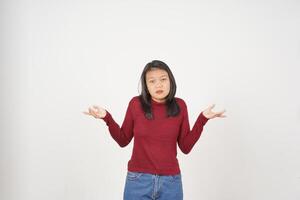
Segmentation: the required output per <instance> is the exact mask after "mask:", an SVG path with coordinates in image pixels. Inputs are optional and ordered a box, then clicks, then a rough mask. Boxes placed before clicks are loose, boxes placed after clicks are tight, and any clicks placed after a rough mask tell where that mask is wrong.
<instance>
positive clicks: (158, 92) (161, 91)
mask: <svg viewBox="0 0 300 200" xmlns="http://www.w3.org/2000/svg"><path fill="white" fill-rule="evenodd" d="M163 92H164V91H163V90H157V91H156V93H157V94H161V93H163Z"/></svg>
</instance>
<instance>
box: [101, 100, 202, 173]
mask: <svg viewBox="0 0 300 200" xmlns="http://www.w3.org/2000/svg"><path fill="white" fill-rule="evenodd" d="M175 99H176V101H177V103H178V105H179V107H180V113H179V115H177V116H175V117H169V118H168V117H167V111H166V106H165V103H159V102H156V101H154V100H151V105H152V114H153V116H154V119H152V120H148V119H147V118H146V117H145V116H144V112H143V110H142V107H141V103H140V100H139V98H138V96H135V97H133V98H132V99H131V100H130V102H129V104H128V107H127V111H126V115H125V118H124V121H123V124H122V126H121V127H120V126H119V125H118V124H117V123H116V122H115V120H114V119H113V117H112V115H111V114H110V113H109V112H108V111H107V114H106V116H105V117H104V118H103V120H104V121H105V122H106V124H107V126H108V129H109V132H110V134H111V136H112V137H113V139H114V140H115V141H116V142H117V143H118V144H119V145H120V146H121V147H125V146H126V145H128V144H129V143H130V141H131V140H132V138H134V144H133V150H132V155H131V159H130V160H129V161H128V166H127V168H128V170H129V171H134V172H143V173H151V174H159V175H174V174H178V173H180V167H179V163H178V160H177V144H178V146H179V148H180V150H181V151H182V152H183V153H185V154H188V153H189V152H190V151H191V150H192V148H193V146H194V145H195V143H196V142H197V141H198V139H199V137H200V135H201V133H202V130H203V127H204V125H205V124H206V122H207V121H208V119H207V118H206V117H205V116H204V115H203V113H202V112H201V113H200V114H199V116H198V118H197V120H196V122H195V124H194V126H193V128H192V130H190V125H189V118H188V111H187V106H186V104H185V102H184V100H183V99H181V98H178V97H175Z"/></svg>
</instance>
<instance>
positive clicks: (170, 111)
mask: <svg viewBox="0 0 300 200" xmlns="http://www.w3.org/2000/svg"><path fill="white" fill-rule="evenodd" d="M153 68H158V69H162V70H164V71H166V72H167V73H168V75H169V80H170V92H169V94H168V96H167V97H166V101H165V103H166V110H167V117H172V116H176V115H178V114H179V112H180V108H179V106H178V104H177V102H176V99H175V94H176V82H175V78H174V76H173V74H172V72H171V70H170V68H169V67H168V65H167V64H166V63H164V62H163V61H160V60H153V61H152V62H149V63H147V64H146V66H145V67H144V70H143V72H142V75H141V79H140V81H141V85H142V91H141V94H140V95H139V99H140V102H141V105H142V109H143V111H144V113H145V117H146V118H147V119H153V115H152V109H151V108H152V107H151V95H150V93H149V91H148V88H147V85H146V73H147V72H148V71H150V70H151V69H153Z"/></svg>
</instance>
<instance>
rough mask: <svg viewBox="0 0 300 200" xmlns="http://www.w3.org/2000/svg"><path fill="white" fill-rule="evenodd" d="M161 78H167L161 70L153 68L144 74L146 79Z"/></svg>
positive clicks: (165, 73)
mask: <svg viewBox="0 0 300 200" xmlns="http://www.w3.org/2000/svg"><path fill="white" fill-rule="evenodd" d="M163 76H168V73H167V72H166V71H165V70H163V69H158V68H153V69H151V70H150V71H148V72H147V73H146V77H147V78H160V77H163Z"/></svg>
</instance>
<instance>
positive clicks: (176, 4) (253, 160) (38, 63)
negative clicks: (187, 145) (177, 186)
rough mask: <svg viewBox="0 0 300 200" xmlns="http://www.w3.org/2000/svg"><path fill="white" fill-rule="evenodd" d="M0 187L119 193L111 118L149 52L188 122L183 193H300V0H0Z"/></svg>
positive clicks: (35, 198)
mask: <svg viewBox="0 0 300 200" xmlns="http://www.w3.org/2000/svg"><path fill="white" fill-rule="evenodd" d="M0 5H1V12H0V16H1V35H0V36H1V45H0V46H1V47H0V49H1V61H0V62H1V68H0V69H1V71H0V78H1V79H0V83H1V86H0V87H1V112H0V115H1V120H0V121H1V122H0V123H1V135H0V136H1V138H0V139H1V140H0V141H1V146H0V156H1V157H0V159H1V160H0V161H1V165H0V170H1V171H0V173H1V174H0V175H1V176H0V199H2V200H41V199H42V200H54V199H55V200H99V199H109V200H119V199H122V194H123V189H124V183H125V177H126V170H127V162H128V160H129V158H130V155H131V150H132V143H130V144H129V145H128V146H127V147H126V148H120V147H119V146H118V144H117V143H116V142H115V141H114V140H113V139H112V137H111V136H110V134H109V132H108V129H107V126H106V125H105V123H104V122H103V121H101V120H95V119H94V118H92V117H89V116H86V115H84V114H82V113H81V112H82V111H84V110H87V108H88V107H89V106H91V105H93V104H97V105H99V106H102V107H104V108H106V109H107V110H109V111H110V112H111V113H112V115H113V117H114V119H115V120H116V121H117V122H118V123H119V124H121V123H122V121H123V119H124V115H125V111H126V108H127V105H128V102H129V100H130V99H131V98H132V97H133V96H136V95H138V94H139V90H140V87H139V86H138V85H139V78H140V75H141V73H142V70H143V68H144V66H145V65H146V63H147V62H149V61H151V60H153V59H159V60H162V61H164V62H166V63H167V64H168V65H169V67H170V68H171V70H172V72H173V74H174V76H175V78H176V82H177V86H178V87H177V93H176V96H178V97H181V98H183V99H184V100H185V101H186V103H187V105H188V111H189V117H190V124H191V127H192V126H193V124H194V122H195V120H196V117H197V116H198V114H200V112H201V111H202V110H204V109H205V108H206V107H207V106H209V105H210V104H211V103H216V107H215V109H214V110H215V111H218V110H221V109H223V108H225V109H226V110H227V112H226V114H227V116H228V117H227V118H225V119H213V120H211V121H209V122H208V123H207V124H206V125H205V129H204V131H203V134H202V136H201V138H200V139H199V141H198V142H197V144H196V145H195V146H194V148H193V150H192V151H191V152H190V154H188V155H184V154H183V153H182V152H180V150H179V149H178V150H179V151H178V159H179V161H180V165H181V170H182V178H183V187H184V196H185V199H186V200H198V199H206V200H239V199H244V200H266V199H272V200H281V199H289V200H297V199H300V159H299V153H300V128H299V125H300V93H299V85H300V80H299V75H300V69H299V67H300V56H299V55H300V38H299V36H300V26H299V25H300V2H299V1H296V0H295V1H289V0H281V1H252V0H251V1H250V0H249V1H222V0H219V1H217V0H215V1H212V0H207V1H185V2H183V1H179V0H172V1H158V0H154V1H138V0H135V1H134V0H130V1H125V0H124V1H112V0H110V1H100V0H98V1H96V0H95V1H86V0H85V1H83V0H82V1H71V0H70V1H62V0H60V1H59V0H56V1H54V0H48V1H37V0H36V1H34V0H31V1H29V0H24V1H21V0H19V1H17V0H10V1H8V0H6V1H5V0H3V1H1V4H0Z"/></svg>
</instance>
